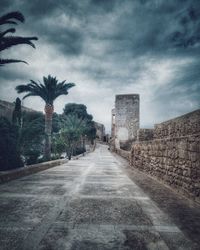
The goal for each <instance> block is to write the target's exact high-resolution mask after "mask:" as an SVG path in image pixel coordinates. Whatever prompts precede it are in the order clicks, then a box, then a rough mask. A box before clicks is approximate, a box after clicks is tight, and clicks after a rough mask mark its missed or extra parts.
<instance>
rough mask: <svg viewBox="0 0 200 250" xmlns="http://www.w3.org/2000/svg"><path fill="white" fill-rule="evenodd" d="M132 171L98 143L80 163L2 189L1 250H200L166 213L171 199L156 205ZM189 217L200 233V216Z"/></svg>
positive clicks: (25, 179)
mask: <svg viewBox="0 0 200 250" xmlns="http://www.w3.org/2000/svg"><path fill="white" fill-rule="evenodd" d="M129 172H130V171H127V170H126V169H125V167H124V166H123V162H122V161H120V159H118V157H115V156H114V155H113V154H111V153H110V151H109V150H108V149H107V146H104V145H98V146H97V148H96V150H95V152H93V153H90V154H88V155H86V156H84V157H81V158H80V159H78V160H72V161H70V162H68V163H66V164H64V165H61V166H58V167H54V168H51V169H49V170H45V171H43V172H40V173H37V174H34V175H30V176H27V177H23V178H20V179H18V180H15V181H11V182H8V183H5V184H2V185H0V249H1V250H12V249H17V250H22V249H26V250H32V249H35V250H51V249H55V250H62V249H66V250H67V249H71V250H76V249H77V250H78V249H81V250H114V249H119V250H121V249H122V250H129V249H130V250H132V249H142V250H145V249H158V250H160V249H161V250H165V249H179V250H182V249H184V250H189V249H199V248H198V247H199V246H198V244H197V242H194V240H193V239H192V237H190V236H189V234H188V235H186V233H185V231H184V230H182V228H184V225H181V224H179V223H178V222H177V221H176V220H174V219H173V217H172V216H171V215H170V214H168V213H167V209H164V208H162V204H164V203H166V202H167V201H168V199H169V198H168V197H167V193H166V194H165V196H164V197H165V199H164V200H163V201H160V204H159V202H158V203H157V202H156V201H155V200H156V198H155V199H153V196H152V195H151V194H150V193H148V192H146V191H145V184H147V182H145V183H144V184H143V185H144V189H142V188H141V186H142V181H141V179H139V177H141V174H138V178H136V175H135V176H134V175H133V176H132V177H131V174H129ZM134 178H136V181H134ZM140 182H141V186H140V185H139V183H140ZM156 185H158V184H156V183H155V186H156ZM153 188H155V190H157V192H158V190H159V186H156V187H153ZM146 189H148V187H146ZM162 192H163V191H162ZM162 195H163V194H162ZM158 196H159V194H158ZM158 196H157V197H158ZM177 197H178V195H177ZM169 200H170V199H169ZM188 207H190V204H189V201H188ZM173 209H174V210H176V208H173ZM177 209H180V210H181V206H179V207H177ZM188 209H189V208H188ZM187 211H190V210H187ZM187 211H186V214H185V215H183V218H184V216H187V215H188V216H190V215H189V214H187ZM191 211H195V213H196V214H195V216H197V217H196V220H195V221H196V223H197V225H193V224H192V222H191V225H189V226H190V227H191V230H192V229H193V227H195V226H196V227H200V225H199V222H200V217H199V216H200V211H199V210H198V208H197V207H194V208H192V207H191ZM198 211H199V212H198ZM180 212H181V211H180ZM182 212H183V211H182ZM177 213H178V212H177ZM196 237H197V238H198V235H197V236H196Z"/></svg>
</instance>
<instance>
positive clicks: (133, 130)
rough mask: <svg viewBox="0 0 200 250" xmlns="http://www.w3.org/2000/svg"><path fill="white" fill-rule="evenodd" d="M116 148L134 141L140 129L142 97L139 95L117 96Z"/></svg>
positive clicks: (115, 115)
mask: <svg viewBox="0 0 200 250" xmlns="http://www.w3.org/2000/svg"><path fill="white" fill-rule="evenodd" d="M114 112H115V114H112V115H114V117H115V119H114V120H115V126H114V129H115V131H114V135H115V146H116V147H117V148H119V147H120V144H121V143H122V144H123V143H126V142H127V141H130V140H132V141H134V140H136V137H137V130H138V129H139V127H140V121H139V113H140V97H139V95H138V94H127V95H116V97H115V110H114Z"/></svg>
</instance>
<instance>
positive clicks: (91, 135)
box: [63, 103, 96, 142]
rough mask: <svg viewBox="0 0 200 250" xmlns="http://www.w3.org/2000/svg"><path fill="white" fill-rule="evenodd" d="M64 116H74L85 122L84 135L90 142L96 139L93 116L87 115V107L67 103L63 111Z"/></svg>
mask: <svg viewBox="0 0 200 250" xmlns="http://www.w3.org/2000/svg"><path fill="white" fill-rule="evenodd" d="M63 114H64V115H65V116H68V115H75V116H77V117H78V118H79V119H83V120H84V122H85V130H84V134H85V135H87V137H88V139H90V140H91V141H92V142H93V140H94V139H95V138H96V128H95V125H94V121H93V116H92V115H90V114H88V113H87V107H86V106H85V105H84V104H77V103H68V104H66V105H65V108H64V110H63Z"/></svg>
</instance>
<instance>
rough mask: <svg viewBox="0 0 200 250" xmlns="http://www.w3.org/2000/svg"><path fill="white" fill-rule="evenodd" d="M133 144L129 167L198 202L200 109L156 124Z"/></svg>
mask: <svg viewBox="0 0 200 250" xmlns="http://www.w3.org/2000/svg"><path fill="white" fill-rule="evenodd" d="M153 136H154V138H153V139H152V140H146V141H141V140H140V141H137V142H136V143H134V144H133V145H132V149H131V156H130V165H131V167H132V168H137V169H139V170H141V171H143V172H145V173H147V174H149V175H151V176H153V177H155V178H157V179H158V180H160V181H162V182H164V183H165V184H167V185H169V186H171V187H172V188H174V189H175V190H177V191H180V192H182V193H184V194H186V195H187V196H189V197H193V198H194V199H196V200H197V201H198V202H200V110H196V111H194V112H192V113H188V114H186V115H184V116H181V117H178V118H175V119H172V120H170V121H167V122H163V123H161V124H157V125H155V129H154V131H153Z"/></svg>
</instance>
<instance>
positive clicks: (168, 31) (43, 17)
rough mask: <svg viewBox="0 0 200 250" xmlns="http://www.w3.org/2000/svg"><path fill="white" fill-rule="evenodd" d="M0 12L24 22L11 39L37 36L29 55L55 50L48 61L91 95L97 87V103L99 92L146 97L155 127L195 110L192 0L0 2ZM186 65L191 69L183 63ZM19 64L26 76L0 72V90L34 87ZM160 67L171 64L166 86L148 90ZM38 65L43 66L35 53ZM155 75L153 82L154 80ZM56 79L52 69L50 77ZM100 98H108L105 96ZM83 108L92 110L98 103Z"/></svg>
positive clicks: (197, 48)
mask: <svg viewBox="0 0 200 250" xmlns="http://www.w3.org/2000/svg"><path fill="white" fill-rule="evenodd" d="M1 5H2V12H4V13H5V12H6V11H7V10H8V11H10V10H20V11H21V12H22V13H23V14H24V15H25V17H26V23H25V24H24V25H20V26H18V27H17V30H19V32H18V34H20V32H22V33H23V32H24V33H28V34H34V35H36V36H38V37H39V41H38V42H37V44H36V46H37V48H38V49H39V48H40V46H41V45H43V46H44V47H45V46H46V47H47V48H49V50H51V49H53V50H55V51H56V52H55V53H54V54H56V57H54V58H52V61H55V63H56V64H58V65H59V63H60V61H62V64H63V63H65V64H66V70H68V71H69V72H66V73H67V74H69V75H70V74H71V75H72V76H73V77H74V79H75V80H77V81H78V82H82V81H88V82H91V89H92V88H93V87H94V86H93V85H92V83H96V84H98V86H99V88H97V89H96V90H95V89H93V90H92V91H93V92H92V93H95V94H96V95H98V91H99V90H100V89H101V88H108V89H109V90H110V91H111V90H112V91H113V95H114V94H115V93H117V91H120V92H121V93H122V92H123V89H125V90H129V91H132V90H133V91H134V90H135V89H136V90H138V89H139V90H141V91H143V93H144V92H145V91H146V92H150V94H149V95H145V98H149V99H148V100H145V101H146V102H147V105H148V103H151V106H152V107H153V109H154V110H155V113H156V117H155V119H158V118H160V117H161V116H162V115H163V116H162V118H163V119H165V117H166V118H167V117H168V116H169V115H170V112H171V114H172V113H173V112H174V113H173V114H174V115H176V114H177V113H178V112H185V111H188V110H189V109H193V108H195V107H198V106H199V105H200V103H199V99H200V98H199V96H198V95H199V94H198V93H199V91H200V84H199V80H200V74H199V69H198V68H199V64H200V57H199V54H200V44H199V42H200V35H199V34H200V11H199V10H200V2H199V0H193V1H191V0H168V1H165V0H156V1H155V0H137V1H132V0H123V1H122V0H57V1H54V0H48V1H41V0H40V1H39V0H34V1H26V0H12V1H11V0H7V1H5V0H2V1H1ZM49 45H50V46H49ZM38 49H37V50H38ZM9 53H11V54H12V51H9ZM46 53H48V50H47V52H46ZM49 54H50V52H49ZM20 57H21V55H20ZM63 58H64V59H63ZM190 58H193V61H190V62H189V61H188V60H187V59H190ZM29 59H30V60H29ZM27 60H28V61H29V62H30V66H29V67H30V69H31V67H32V65H31V63H32V64H33V66H34V71H31V70H30V72H28V70H27V68H26V69H24V68H23V67H26V66H21V70H20V71H19V70H18V68H14V67H12V68H10V67H9V68H4V69H0V70H1V72H0V73H1V78H0V81H1V85H2V86H5V85H4V82H5V83H7V84H8V83H9V82H11V81H16V79H18V80H19V83H21V82H26V81H27V80H28V79H41V74H42V73H41V71H40V75H39V73H38V75H37V69H39V66H37V65H35V62H34V61H32V56H30V58H27ZM174 60H176V61H177V60H178V61H179V60H180V61H181V60H186V64H185V65H181V64H180V65H176V64H174ZM163 61H164V62H165V61H170V62H171V65H170V66H169V67H170V70H169V71H170V72H169V74H171V72H173V71H175V74H174V76H173V77H172V79H170V81H169V82H165V84H162V83H160V82H158V83H157V84H158V85H159V84H160V85H159V86H157V87H156V88H152V87H151V84H152V81H154V77H153V76H152V74H153V73H152V72H153V71H154V67H156V65H157V64H159V62H163ZM40 63H41V65H42V63H44V61H43V55H42V50H41V60H40ZM45 63H46V61H45ZM61 66H63V65H61ZM48 67H49V66H48V65H47V64H45V65H44V68H45V69H46V68H47V69H48ZM64 67H65V65H64ZM156 70H157V68H155V75H156V74H159V72H158V71H156ZM32 72H34V73H32ZM45 72H46V71H45ZM49 73H51V72H49ZM59 73H60V71H59V69H58V72H57V74H58V77H59ZM33 74H36V75H33ZM144 76H145V79H143V78H144ZM81 77H83V79H84V80H83V79H82V78H81ZM146 78H147V79H146ZM148 81H149V87H148V84H147V83H148ZM155 81H156V77H155ZM163 81H167V80H165V79H164V80H163ZM138 86H139V87H138ZM136 87H137V88H136ZM94 88H95V87H94ZM74 91H75V88H74ZM87 94H88V93H87ZM109 94H110V93H109ZM88 95H89V94H88ZM105 98H108V99H109V98H111V97H109V96H106V93H105ZM112 98H113V100H114V96H113V97H112ZM84 99H85V100H86V101H87V99H89V98H87V97H85V96H84ZM90 100H92V101H91V105H93V106H94V105H95V100H96V101H97V100H98V98H97V97H96V96H95V97H94V98H93V99H90ZM109 100H110V99H109ZM184 100H185V103H184ZM109 103H110V101H109ZM188 103H190V104H191V107H190V106H189V105H188ZM97 105H98V104H97ZM174 107H175V108H174ZM143 110H145V109H143ZM146 110H149V109H148V107H146ZM172 111H173V112H172ZM167 113H169V114H167ZM160 114H161V115H160ZM102 117H104V114H102ZM107 119H108V120H109V119H110V114H108V118H107Z"/></svg>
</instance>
